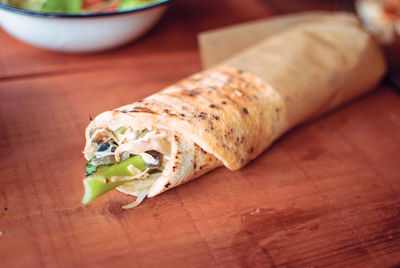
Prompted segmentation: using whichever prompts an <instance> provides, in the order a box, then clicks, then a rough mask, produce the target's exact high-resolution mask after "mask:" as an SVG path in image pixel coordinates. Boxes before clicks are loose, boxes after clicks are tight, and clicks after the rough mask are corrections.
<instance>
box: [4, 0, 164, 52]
mask: <svg viewBox="0 0 400 268" xmlns="http://www.w3.org/2000/svg"><path fill="white" fill-rule="evenodd" d="M168 2H169V0H164V1H162V2H160V3H157V4H153V5H149V6H145V7H143V8H139V9H135V10H129V11H121V12H112V13H98V14H77V15H67V14H54V13H51V14H50V13H42V12H35V11H28V10H22V9H17V8H13V7H9V6H5V5H1V4H0V24H1V26H2V28H3V29H4V30H5V31H6V32H8V33H9V34H10V35H12V36H14V37H15V38H17V39H19V40H21V41H23V42H25V43H28V44H31V45H33V46H37V47H40V48H44V49H49V50H54V51H60V52H72V53H82V52H95V51H101V50H106V49H111V48H114V47H117V46H120V45H123V44H126V43H128V42H130V41H132V40H134V39H136V38H138V37H139V36H141V35H142V34H144V33H145V32H147V31H148V30H149V29H150V28H151V27H152V26H153V25H154V24H155V23H156V22H157V21H158V20H159V19H160V17H161V16H162V14H163V13H164V12H165V11H166V9H167V6H168V5H167V4H168Z"/></svg>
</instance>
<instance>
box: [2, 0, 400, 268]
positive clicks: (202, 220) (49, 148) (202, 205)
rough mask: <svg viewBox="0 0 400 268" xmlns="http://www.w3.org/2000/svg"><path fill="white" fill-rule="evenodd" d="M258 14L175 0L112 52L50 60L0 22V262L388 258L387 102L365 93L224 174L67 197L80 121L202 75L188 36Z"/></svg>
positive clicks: (391, 229)
mask: <svg viewBox="0 0 400 268" xmlns="http://www.w3.org/2000/svg"><path fill="white" fill-rule="evenodd" d="M271 14H273V10H271V9H269V8H268V6H267V5H265V4H264V2H262V1H257V0H252V1H246V8H243V3H242V2H241V1H228V0H225V1H211V0H209V1H185V0H181V1H175V2H174V3H173V4H172V6H171V8H170V10H169V11H168V13H167V14H166V16H165V17H164V19H163V20H162V22H161V23H160V24H158V26H157V27H156V28H155V29H153V30H152V31H151V32H150V33H149V34H147V35H146V36H144V37H143V38H141V39H140V40H138V41H137V42H134V43H132V44H130V45H127V46H125V47H123V48H120V49H118V50H114V51H110V52H106V53H98V54H93V55H63V54H56V53H52V52H46V51H42V50H38V49H35V48H32V47H28V46H26V45H24V44H22V43H19V42H17V41H16V40H14V39H13V38H11V37H9V36H8V35H6V34H5V33H4V32H1V31H0V46H1V47H0V101H1V103H0V148H1V149H0V170H1V177H0V181H1V184H0V231H1V232H2V233H0V234H2V236H0V266H1V267H117V266H120V267H209V266H217V267H274V266H279V267H324V266H335V267H344V266H349V267H389V266H392V265H393V266H394V265H396V264H397V265H399V263H400V196H399V194H400V136H399V133H400V98H399V95H398V93H396V91H394V90H393V89H392V88H391V87H390V86H388V85H384V84H382V85H381V86H379V89H378V90H376V91H374V92H373V93H371V94H369V95H367V96H364V97H362V98H360V99H358V100H356V101H354V102H353V103H351V104H349V105H346V106H344V107H342V108H340V109H338V110H337V111H335V112H334V113H331V114H329V115H327V116H325V117H324V118H321V119H319V120H316V121H314V122H312V123H309V124H307V125H304V126H302V127H300V128H298V129H296V130H294V131H291V132H290V133H289V134H287V135H286V136H285V137H283V138H281V139H280V140H279V141H278V142H276V143H275V144H274V145H273V146H272V147H271V148H270V149H269V150H268V151H266V152H265V153H263V154H262V155H261V156H260V157H258V158H257V159H256V160H254V161H253V162H252V163H250V164H249V165H248V166H247V167H245V168H243V169H242V170H240V171H237V172H231V171H228V170H227V169H225V168H219V169H218V170H215V171H214V172H211V173H209V174H207V175H205V176H203V177H201V178H199V179H197V180H195V181H193V182H191V183H188V184H186V185H183V186H181V187H178V188H175V189H172V190H170V191H168V192H166V193H164V194H162V195H160V196H158V197H156V198H152V199H147V200H146V201H144V202H143V203H142V204H141V205H140V206H139V207H137V208H135V209H132V210H121V208H120V205H121V204H125V203H127V202H130V201H132V198H131V197H127V196H125V195H123V194H121V193H118V192H117V191H113V192H111V193H109V194H107V195H105V196H103V197H101V198H99V199H98V200H96V201H95V202H93V203H92V204H90V205H89V206H82V205H81V204H80V200H81V197H82V194H83V189H82V183H81V179H82V177H83V176H84V172H83V165H84V164H85V160H84V158H83V156H82V154H81V150H82V148H83V145H84V142H85V141H84V129H85V127H86V125H87V124H88V122H89V115H96V114H98V113H100V112H102V111H104V110H107V109H111V108H114V107H118V106H121V105H123V104H126V103H128V102H132V101H135V100H138V99H140V98H142V97H144V96H146V95H148V94H150V93H153V92H156V91H158V90H159V89H161V88H162V87H164V86H167V85H169V84H171V83H173V82H175V81H176V80H178V79H180V78H183V77H185V76H187V75H189V74H190V73H193V72H196V71H199V70H200V69H201V67H200V62H199V53H198V50H197V45H196V34H197V33H198V32H199V31H203V30H208V29H213V28H217V27H221V26H225V25H229V24H233V23H237V22H242V21H248V20H252V19H258V18H264V17H266V16H269V15H271Z"/></svg>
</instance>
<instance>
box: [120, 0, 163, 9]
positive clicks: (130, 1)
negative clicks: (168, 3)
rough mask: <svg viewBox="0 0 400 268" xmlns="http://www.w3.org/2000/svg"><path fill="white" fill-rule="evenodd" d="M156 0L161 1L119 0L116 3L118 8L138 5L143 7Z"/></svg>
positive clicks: (133, 7) (130, 7) (136, 6)
mask: <svg viewBox="0 0 400 268" xmlns="http://www.w3.org/2000/svg"><path fill="white" fill-rule="evenodd" d="M157 2H161V0H121V1H120V2H119V3H118V10H121V11H124V10H130V9H135V8H138V7H143V6H147V5H151V4H154V3H157Z"/></svg>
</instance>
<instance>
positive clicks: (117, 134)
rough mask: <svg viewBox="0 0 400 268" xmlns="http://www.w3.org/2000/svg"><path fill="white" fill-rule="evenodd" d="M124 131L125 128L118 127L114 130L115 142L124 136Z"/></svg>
mask: <svg viewBox="0 0 400 268" xmlns="http://www.w3.org/2000/svg"><path fill="white" fill-rule="evenodd" d="M126 130H127V128H126V127H119V128H117V129H116V130H114V136H115V137H116V138H117V140H119V139H120V136H121V135H124V134H125V132H126Z"/></svg>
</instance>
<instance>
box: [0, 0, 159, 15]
mask: <svg viewBox="0 0 400 268" xmlns="http://www.w3.org/2000/svg"><path fill="white" fill-rule="evenodd" d="M0 2H1V3H2V4H4V5H8V6H11V7H15V8H20V9H25V10H32V11H41V12H55V13H64V14H90V13H102V12H117V11H127V10H132V9H136V8H141V7H146V6H148V5H152V4H156V3H160V2H163V1H162V0H0Z"/></svg>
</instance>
